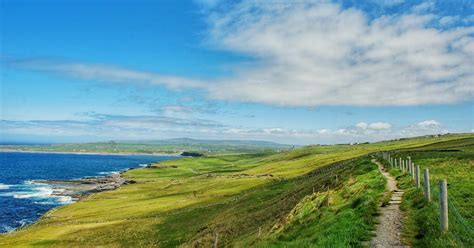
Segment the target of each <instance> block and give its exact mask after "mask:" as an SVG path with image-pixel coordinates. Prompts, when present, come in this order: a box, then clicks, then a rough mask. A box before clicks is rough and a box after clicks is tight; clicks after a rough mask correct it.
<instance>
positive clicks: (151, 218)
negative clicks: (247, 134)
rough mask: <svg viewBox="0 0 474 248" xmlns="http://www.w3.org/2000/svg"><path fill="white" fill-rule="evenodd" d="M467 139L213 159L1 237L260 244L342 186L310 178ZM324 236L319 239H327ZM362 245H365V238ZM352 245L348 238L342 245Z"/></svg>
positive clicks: (147, 175) (143, 172) (180, 164)
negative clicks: (315, 196) (308, 199)
mask: <svg viewBox="0 0 474 248" xmlns="http://www.w3.org/2000/svg"><path fill="white" fill-rule="evenodd" d="M465 136H466V135H464V136H463V135H451V136H443V137H438V138H415V139H408V140H402V141H391V142H381V143H375V144H364V145H355V146H350V145H337V146H308V147H302V148H297V149H293V150H290V151H286V152H281V153H261V154H241V155H220V156H217V155H215V156H209V157H202V158H185V159H179V160H174V161H166V162H161V163H160V164H157V165H155V166H154V168H148V169H146V168H143V169H137V170H131V171H128V172H127V173H125V176H126V177H128V178H129V179H131V180H134V181H136V183H135V184H130V185H126V186H123V187H122V188H120V189H119V190H115V191H109V192H102V193H98V194H94V195H92V196H90V197H88V198H87V199H85V200H83V201H81V202H78V203H75V204H72V205H68V206H64V207H60V208H58V209H55V210H52V211H50V212H48V213H47V214H46V215H45V216H44V217H43V218H42V219H41V220H40V221H38V222H37V223H36V224H34V225H31V226H29V227H27V228H24V229H22V230H19V231H17V232H14V233H11V234H7V235H2V236H0V246H6V247H11V246H19V245H23V246H27V245H39V246H42V245H43V246H48V245H58V246H66V245H67V246H98V245H106V246H122V247H128V246H130V245H131V244H133V245H135V246H140V245H141V246H149V247H153V246H165V247H167V246H177V245H180V244H185V245H192V244H209V242H212V240H213V237H214V235H215V232H221V234H220V237H221V238H220V240H221V242H223V244H234V243H235V244H249V243H250V244H253V243H255V242H256V243H258V240H260V239H255V237H256V234H257V233H258V230H259V228H260V230H261V232H262V233H263V235H270V229H271V228H272V226H273V225H274V224H275V223H276V222H277V221H279V220H280V218H283V217H284V216H286V215H287V214H288V213H289V212H290V211H291V210H292V209H293V208H294V207H295V206H296V205H297V204H298V203H299V202H300V201H301V200H302V199H303V198H304V197H305V196H307V195H310V194H311V193H312V188H313V187H314V188H315V190H316V191H324V190H325V189H326V188H327V187H328V186H331V187H335V186H336V184H335V181H334V179H335V178H334V175H333V176H331V177H328V176H308V175H307V173H309V172H311V171H313V170H315V169H317V168H320V167H323V166H326V165H330V164H334V163H338V162H341V161H345V160H348V159H353V158H357V157H360V156H363V155H366V154H369V153H372V152H376V151H380V150H391V149H404V148H411V147H417V146H423V145H427V144H431V143H435V142H440V141H447V140H452V139H459V138H462V137H465ZM372 169H373V168H372ZM367 172H369V171H367ZM341 173H342V172H341ZM347 175H349V174H347ZM368 175H370V173H369V174H368ZM360 176H361V177H359V180H362V181H364V182H366V183H367V184H370V183H371V182H370V180H369V178H363V177H362V175H360ZM372 177H374V175H370V178H372ZM340 180H341V181H340V182H339V183H341V182H343V178H340ZM347 180H348V178H347ZM353 185H358V184H353ZM359 186H360V185H359ZM354 187H355V186H354ZM374 194H375V193H374ZM334 199H335V201H336V202H339V203H335V204H338V206H341V207H342V206H344V204H346V203H347V202H346V203H344V201H346V200H347V199H344V197H342V195H341V194H340V192H337V193H335V198H334ZM376 199H377V198H376V197H372V198H371V199H362V202H364V203H367V204H368V203H369V202H374V201H375V200H376ZM339 204H340V205H339ZM370 204H372V203H370ZM341 209H342V208H341ZM325 211H326V210H325ZM327 211H328V212H327V213H326V214H325V215H324V216H323V217H322V218H323V219H321V220H324V218H328V221H326V222H323V223H327V225H328V226H324V228H322V227H318V228H322V229H321V230H322V231H323V229H324V230H326V229H327V228H330V226H329V223H330V222H331V221H329V220H341V222H340V223H341V225H342V226H345V225H343V224H342V223H345V222H343V221H342V220H349V219H351V218H354V219H353V220H354V221H355V220H356V219H358V220H360V219H359V218H360V215H358V214H360V213H361V212H360V211H359V210H357V211H355V210H353V211H355V212H353V213H352V214H351V213H349V212H347V213H346V214H347V216H346V217H347V218H346V217H344V218H343V219H338V218H341V216H336V215H334V216H331V213H332V212H331V211H332V210H330V208H329V209H327ZM333 214H334V213H333ZM360 223H365V224H364V225H366V226H364V229H363V230H368V229H366V228H369V227H368V226H369V225H370V223H369V224H367V222H360ZM296 226H297V225H295V228H296ZM289 230H290V229H289ZM322 231H321V235H325V234H324V233H323V232H322ZM290 232H291V231H290ZM289 235H290V234H289ZM341 235H342V234H341ZM347 235H349V234H347ZM290 236H291V235H290ZM294 237H295V238H296V236H294ZM341 237H342V236H341ZM357 237H358V238H360V237H366V231H363V232H362V234H360V235H358V236H357ZM333 238H334V239H335V237H333ZM352 238H353V236H350V235H349V236H347V237H346V238H343V239H342V240H346V241H347V240H349V239H352ZM296 239H297V240H295V241H294V242H295V243H292V244H298V242H302V243H301V244H303V243H305V242H307V241H305V239H304V238H302V239H301V240H299V239H298V238H296ZM313 241H314V240H313ZM291 242H293V241H291ZM321 242H322V241H321ZM344 242H345V241H344ZM277 243H278V242H276V243H275V244H277Z"/></svg>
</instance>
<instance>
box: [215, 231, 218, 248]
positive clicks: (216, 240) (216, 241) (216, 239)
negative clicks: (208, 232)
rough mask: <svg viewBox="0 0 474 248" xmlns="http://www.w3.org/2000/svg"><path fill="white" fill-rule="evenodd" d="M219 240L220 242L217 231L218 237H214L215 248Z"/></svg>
mask: <svg viewBox="0 0 474 248" xmlns="http://www.w3.org/2000/svg"><path fill="white" fill-rule="evenodd" d="M218 242H219V233H216V238H215V239H214V248H217V243H218Z"/></svg>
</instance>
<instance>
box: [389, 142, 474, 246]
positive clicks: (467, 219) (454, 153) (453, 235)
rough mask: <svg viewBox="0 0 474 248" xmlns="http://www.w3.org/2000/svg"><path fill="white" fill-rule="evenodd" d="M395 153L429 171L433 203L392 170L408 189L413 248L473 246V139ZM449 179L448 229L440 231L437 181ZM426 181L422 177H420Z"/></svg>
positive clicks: (407, 222) (406, 208) (406, 203)
mask: <svg viewBox="0 0 474 248" xmlns="http://www.w3.org/2000/svg"><path fill="white" fill-rule="evenodd" d="M395 156H402V157H406V156H411V157H412V159H413V161H414V162H415V164H416V165H419V166H420V168H421V171H422V170H423V169H424V168H428V169H429V170H430V184H431V191H432V198H433V199H432V202H431V203H427V202H426V201H425V199H424V196H423V190H422V189H416V188H415V187H414V183H413V181H412V179H411V178H410V177H409V176H407V175H406V174H402V173H401V172H400V171H399V170H397V169H393V170H391V173H392V174H393V175H395V176H396V177H397V178H398V180H399V182H400V187H401V188H403V189H405V190H406V194H405V196H404V201H403V203H402V209H403V210H404V211H405V212H406V214H407V218H406V220H405V230H404V238H405V240H406V241H407V242H408V243H410V244H412V245H413V247H474V238H473V237H474V229H473V227H474V218H473V216H474V202H473V201H472V199H473V194H474V183H473V182H474V174H473V173H472V171H473V170H474V139H473V138H467V139H460V140H456V141H449V142H443V143H438V144H433V145H428V146H424V147H420V148H416V149H409V150H403V151H399V152H398V153H396V155H395ZM440 179H447V181H448V195H449V198H448V202H449V231H448V232H447V233H446V234H442V233H441V232H440V230H439V205H438V204H439V203H438V201H439V198H438V195H439V192H438V181H439V180H440ZM421 180H422V183H423V177H422V176H421Z"/></svg>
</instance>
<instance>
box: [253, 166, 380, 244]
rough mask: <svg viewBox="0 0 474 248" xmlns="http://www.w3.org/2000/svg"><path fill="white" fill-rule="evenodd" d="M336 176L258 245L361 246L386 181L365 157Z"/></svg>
mask: <svg viewBox="0 0 474 248" xmlns="http://www.w3.org/2000/svg"><path fill="white" fill-rule="evenodd" d="M340 176H341V177H342V182H341V183H340V184H338V185H336V186H335V187H333V188H331V189H330V190H328V191H326V192H316V193H314V194H311V195H308V196H306V197H305V198H304V199H303V200H302V201H301V202H300V203H298V204H297V205H296V206H295V207H294V208H293V210H292V211H291V212H290V213H289V214H288V216H287V217H286V218H285V220H284V222H283V223H281V224H277V225H276V226H275V228H274V230H273V231H272V232H271V233H270V236H269V238H267V240H264V241H263V242H261V243H260V244H259V246H260V247H362V245H363V241H367V240H370V238H371V231H372V230H373V227H374V225H375V222H376V215H377V213H378V209H377V207H378V204H379V203H380V201H381V197H382V195H383V193H384V192H385V184H386V182H385V179H384V178H383V176H382V175H381V174H380V173H379V172H378V169H377V166H375V165H374V164H373V163H371V162H370V160H369V159H368V158H367V159H361V160H359V161H358V162H357V163H356V164H355V165H354V167H353V168H352V170H346V171H341V174H340Z"/></svg>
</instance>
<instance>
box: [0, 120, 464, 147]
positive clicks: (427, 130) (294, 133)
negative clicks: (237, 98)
mask: <svg viewBox="0 0 474 248" xmlns="http://www.w3.org/2000/svg"><path fill="white" fill-rule="evenodd" d="M361 123H364V124H361ZM361 123H357V124H355V125H353V126H349V127H344V128H339V129H337V128H335V129H331V128H326V129H289V128H284V127H264V128H251V127H245V126H233V125H225V124H222V123H219V122H215V121H212V120H203V119H187V118H174V117H166V116H116V115H103V114H94V113H93V114H90V115H89V116H88V119H87V120H82V121H68V120H66V121H44V120H43V121H35V120H31V121H13V120H0V130H1V132H0V136H2V135H9V136H12V135H13V136H14V135H32V136H44V137H47V138H51V137H61V138H67V137H81V138H82V139H84V140H85V141H91V140H98V141H104V140H110V139H113V140H126V139H143V140H148V139H164V138H176V137H190V138H200V139H247V140H249V139H250V140H269V141H276V142H282V143H288V144H317V143H319V144H321V143H323V144H324V143H349V142H365V141H379V140H388V139H395V138H404V137H414V136H420V135H427V134H440V133H447V132H448V130H446V129H445V128H443V126H442V124H441V123H439V122H437V121H435V120H426V121H421V122H418V123H414V124H412V125H408V126H402V127H393V126H392V125H391V124H390V123H384V122H374V123H370V124H369V123H367V122H361ZM471 131H472V130H471Z"/></svg>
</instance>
